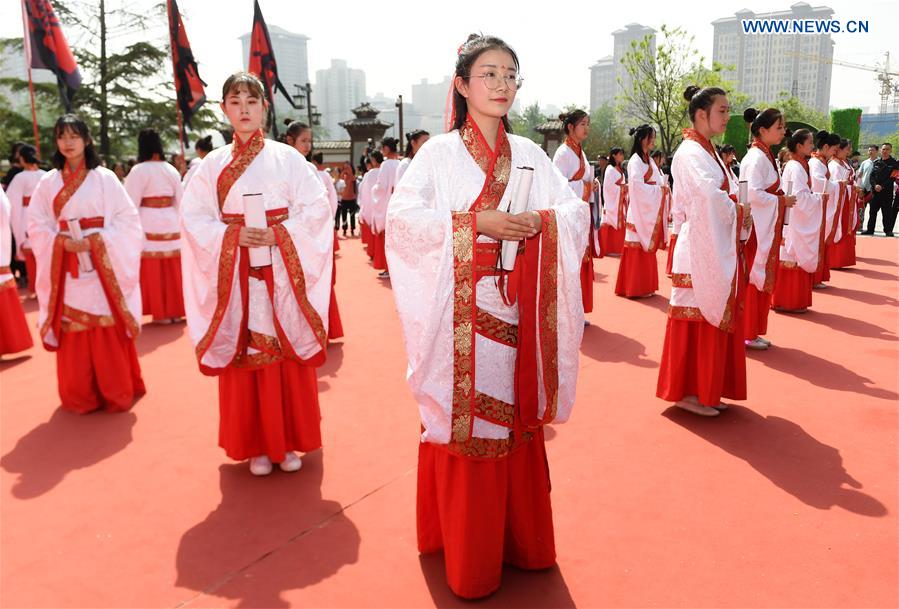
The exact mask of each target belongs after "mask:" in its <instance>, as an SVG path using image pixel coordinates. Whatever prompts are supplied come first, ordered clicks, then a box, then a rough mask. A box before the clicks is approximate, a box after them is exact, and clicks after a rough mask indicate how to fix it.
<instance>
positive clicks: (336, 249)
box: [334, 229, 340, 253]
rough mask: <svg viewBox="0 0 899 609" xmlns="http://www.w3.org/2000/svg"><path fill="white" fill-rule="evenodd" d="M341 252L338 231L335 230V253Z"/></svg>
mask: <svg viewBox="0 0 899 609" xmlns="http://www.w3.org/2000/svg"><path fill="white" fill-rule="evenodd" d="M339 251H340V240H339V239H338V238H337V230H336V229H335V230H334V252H335V253H336V252H339Z"/></svg>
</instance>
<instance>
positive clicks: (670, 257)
mask: <svg viewBox="0 0 899 609" xmlns="http://www.w3.org/2000/svg"><path fill="white" fill-rule="evenodd" d="M676 243H677V235H676V234H674V233H671V238H670V239H669V240H668V262H666V263H665V274H666V275H668V276H669V277H671V274H672V271H671V267H672V265H673V264H674V245H675V244H676Z"/></svg>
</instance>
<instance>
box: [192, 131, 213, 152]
mask: <svg viewBox="0 0 899 609" xmlns="http://www.w3.org/2000/svg"><path fill="white" fill-rule="evenodd" d="M194 148H195V149H197V150H202V151H203V152H212V136H211V135H207V136H206V137H201V138H200V139H198V140H197V143H196V144H194Z"/></svg>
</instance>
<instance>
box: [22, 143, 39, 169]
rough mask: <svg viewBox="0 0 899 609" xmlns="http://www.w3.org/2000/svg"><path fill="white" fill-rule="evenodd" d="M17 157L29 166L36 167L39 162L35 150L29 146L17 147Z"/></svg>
mask: <svg viewBox="0 0 899 609" xmlns="http://www.w3.org/2000/svg"><path fill="white" fill-rule="evenodd" d="M18 156H19V158H21V159H22V162H24V163H28V164H29V165H37V164H38V163H39V162H40V161H39V160H38V158H37V149H35V147H34V146H32V145H31V144H22V145H21V146H19V154H18Z"/></svg>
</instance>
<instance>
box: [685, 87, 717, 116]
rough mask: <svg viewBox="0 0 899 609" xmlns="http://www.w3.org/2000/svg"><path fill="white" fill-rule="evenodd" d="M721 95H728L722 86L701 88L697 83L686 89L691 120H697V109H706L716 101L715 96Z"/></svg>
mask: <svg viewBox="0 0 899 609" xmlns="http://www.w3.org/2000/svg"><path fill="white" fill-rule="evenodd" d="M719 95H727V91H725V90H724V89H722V88H721V87H704V88H699V87H697V86H696V85H690V86H689V87H687V88H686V89H685V90H684V99H685V100H687V101H688V102H689V106H688V112H689V113H690V121H691V122H693V121H695V120H696V111H697V110H706V111H708V109H709V108H711V107H712V104H714V103H715V98H716V97H718V96H719Z"/></svg>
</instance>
